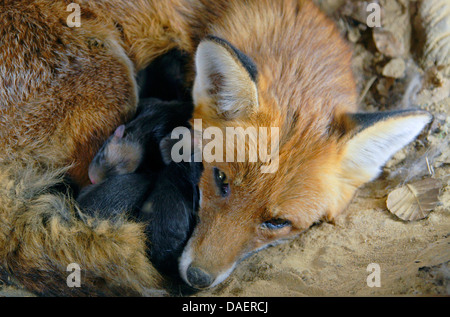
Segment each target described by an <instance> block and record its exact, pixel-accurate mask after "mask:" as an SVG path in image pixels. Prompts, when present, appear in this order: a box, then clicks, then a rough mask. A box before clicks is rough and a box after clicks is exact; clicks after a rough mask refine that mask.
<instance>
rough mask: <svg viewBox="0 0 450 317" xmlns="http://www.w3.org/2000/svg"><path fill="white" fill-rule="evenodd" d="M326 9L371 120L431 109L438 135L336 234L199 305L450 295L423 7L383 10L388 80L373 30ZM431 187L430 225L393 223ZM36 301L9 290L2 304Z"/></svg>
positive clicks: (256, 270)
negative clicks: (403, 196)
mask: <svg viewBox="0 0 450 317" xmlns="http://www.w3.org/2000/svg"><path fill="white" fill-rule="evenodd" d="M316 2H317V3H319V4H320V5H321V6H322V8H323V9H324V10H325V11H326V12H327V13H328V14H329V15H330V16H332V17H333V18H334V19H335V21H336V22H337V24H338V26H339V27H340V29H341V30H342V33H343V35H344V36H345V37H346V38H347V39H348V40H349V42H350V43H351V45H352V46H353V47H354V51H355V55H354V63H353V66H354V73H355V76H356V78H357V82H358V83H359V87H358V88H359V90H360V91H361V95H362V96H361V99H362V101H361V108H362V110H365V111H376V110H392V109H399V108H405V107H415V108H422V109H426V110H429V111H430V112H431V113H432V114H433V115H434V116H435V121H434V123H433V124H432V126H431V129H430V131H429V132H425V133H423V134H422V135H421V136H420V137H419V139H418V140H417V141H415V142H413V143H412V144H411V145H409V146H408V147H407V148H405V149H404V150H402V151H400V152H399V153H397V154H396V155H395V156H394V158H393V159H392V160H390V161H389V162H388V163H387V165H386V167H385V169H384V173H383V175H381V177H380V178H379V179H377V180H376V181H374V182H372V183H370V184H367V185H366V186H364V187H363V188H361V189H360V190H359V191H358V192H357V194H356V195H355V197H354V199H353V201H352V203H351V204H350V205H349V207H348V208H347V210H346V212H345V213H343V214H342V215H341V216H339V217H338V218H337V219H336V221H335V223H334V224H331V223H321V224H319V225H315V226H313V227H312V228H310V229H309V230H307V231H306V232H304V233H302V234H301V235H300V236H299V237H297V238H295V239H293V240H292V241H290V242H288V243H284V244H282V245H278V246H275V247H271V248H268V249H265V250H262V251H260V252H259V253H257V254H255V255H253V256H251V257H250V258H248V259H246V260H245V261H243V262H242V263H240V264H239V265H238V266H237V268H236V270H235V271H234V272H233V273H232V274H231V275H230V277H229V278H228V279H227V280H226V281H225V282H223V283H222V284H220V285H219V286H217V287H215V288H213V289H210V290H206V291H202V292H199V293H197V294H196V295H195V296H372V295H375V296H379V295H389V296H390V295H449V294H450V284H449V281H450V267H449V263H450V186H449V182H450V164H449V163H450V159H449V157H450V156H449V144H448V141H449V131H450V119H449V117H450V97H449V95H450V78H449V77H448V76H447V77H446V76H445V75H444V74H443V73H442V72H441V71H440V70H439V69H433V68H431V69H423V68H422V67H421V66H420V65H421V60H420V54H419V53H418V51H420V49H417V48H420V43H417V42H414V41H411V38H413V39H416V40H418V41H419V42H420V39H418V38H417V37H416V36H415V33H414V32H415V31H414V30H415V29H414V25H412V23H411V22H412V21H414V15H415V12H416V8H415V5H416V2H414V1H413V2H409V1H406V0H404V1H401V0H386V1H381V0H380V1H379V2H380V4H381V5H382V7H383V8H384V18H383V27H384V29H386V30H390V31H392V33H393V34H394V35H395V36H396V37H397V38H399V39H400V40H401V43H402V46H403V50H404V53H403V54H401V55H400V56H396V57H395V58H397V59H398V58H400V59H402V60H403V61H404V65H405V69H404V71H403V72H402V71H399V70H398V69H394V70H389V69H388V70H385V69H384V67H385V66H386V65H387V64H388V63H389V61H390V60H391V58H392V57H387V56H385V55H384V54H382V53H380V52H379V51H378V50H377V48H376V45H374V43H373V40H372V30H370V29H369V28H366V27H364V25H363V24H361V23H357V22H355V20H354V19H352V18H348V17H346V16H344V15H343V14H342V13H341V11H340V10H339V8H340V7H341V5H344V4H346V3H347V4H348V2H349V1H346V0H322V1H319V0H318V1H316ZM354 2H355V3H358V2H362V1H354ZM388 44H389V43H388ZM394 44H395V43H394ZM394 44H393V45H394ZM397 62H398V61H397ZM397 62H396V63H395V64H396V65H400V66H401V67H403V66H402V65H401V64H402V63H401V62H400V63H397ZM383 71H384V72H383ZM389 71H391V72H389ZM383 73H384V74H385V75H386V74H396V75H395V76H400V77H399V78H389V77H385V76H383ZM402 74H403V77H402ZM392 76H394V75H392ZM416 82H417V83H419V84H418V85H415V83H416ZM408 91H410V93H407V92H408ZM405 96H406V97H405ZM425 157H428V158H429V163H430V165H431V166H432V167H433V168H434V174H433V175H428V174H429V172H428V169H426V168H425V166H426V164H425ZM423 177H434V178H438V179H441V180H442V182H443V187H442V189H441V192H440V195H439V201H440V202H439V205H438V207H437V208H436V209H435V210H433V211H432V212H431V213H430V215H429V216H428V217H427V218H425V219H422V220H418V221H412V222H405V221H403V220H400V219H399V218H397V217H396V216H395V215H393V214H391V213H390V212H389V211H388V210H387V208H386V198H387V195H388V193H389V192H390V191H391V190H393V189H394V188H397V187H398V186H400V185H402V184H404V183H406V182H408V181H412V180H414V179H420V178H423ZM372 263H375V264H378V265H379V269H380V271H379V272H380V275H379V281H380V285H379V287H377V286H373V287H370V286H369V285H368V282H367V279H368V277H369V275H370V274H371V273H372V271H367V268H368V266H369V265H370V264H372ZM370 281H372V279H369V282H370ZM369 284H370V283H369ZM27 295H30V294H29V293H26V292H24V291H22V290H18V289H16V288H14V287H6V286H3V288H2V286H1V285H0V296H27Z"/></svg>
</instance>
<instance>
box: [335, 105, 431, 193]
mask: <svg viewBox="0 0 450 317" xmlns="http://www.w3.org/2000/svg"><path fill="white" fill-rule="evenodd" d="M344 116H345V118H343V119H344V120H343V121H344V122H345V125H346V126H347V129H348V130H349V131H348V132H346V137H345V138H344V139H343V140H345V141H343V142H345V144H344V146H343V152H342V161H341V162H342V175H343V177H344V178H347V179H350V180H351V181H352V182H353V183H354V185H356V186H360V185H362V184H363V183H366V182H368V181H371V180H373V179H374V178H376V177H377V176H378V175H379V174H380V172H381V168H382V167H383V165H384V164H385V163H386V162H387V161H388V160H389V158H391V157H392V155H394V154H395V153H396V152H397V151H399V150H400V149H401V148H403V147H404V146H406V145H407V144H408V143H410V142H411V141H413V140H414V139H415V138H416V137H417V135H418V134H419V133H420V132H421V131H422V129H423V128H424V127H425V126H426V125H427V124H428V123H429V122H430V121H431V120H432V118H433V117H432V116H431V114H430V113H428V112H426V111H421V110H403V111H391V112H377V113H356V114H346V115H344Z"/></svg>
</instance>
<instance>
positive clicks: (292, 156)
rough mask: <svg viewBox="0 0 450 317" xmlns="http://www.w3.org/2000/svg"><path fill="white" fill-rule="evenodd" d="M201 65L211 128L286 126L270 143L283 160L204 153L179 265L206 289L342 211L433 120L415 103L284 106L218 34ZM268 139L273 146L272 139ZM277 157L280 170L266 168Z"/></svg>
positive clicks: (200, 100)
mask: <svg viewBox="0 0 450 317" xmlns="http://www.w3.org/2000/svg"><path fill="white" fill-rule="evenodd" d="M195 66H196V78H195V82H194V88H193V98H194V104H195V110H194V119H195V118H200V119H202V128H203V129H205V128H207V127H216V129H218V130H220V131H223V133H224V134H226V129H227V127H228V128H229V127H242V128H243V129H246V128H249V127H255V130H256V131H257V130H258V128H261V127H276V128H279V136H278V139H277V140H278V144H276V145H273V144H272V145H271V146H270V147H272V149H273V147H276V150H277V157H276V158H275V157H270V158H269V160H266V161H265V162H262V161H259V160H257V161H256V162H250V161H249V160H248V159H246V160H244V161H238V160H235V161H230V160H226V159H223V160H221V161H220V160H216V161H213V160H207V159H206V158H205V157H204V159H203V164H204V172H203V174H202V177H201V179H200V183H199V188H200V191H201V202H200V210H199V212H198V224H197V226H196V228H195V230H194V232H193V234H192V236H191V238H190V240H189V241H188V243H187V246H186V247H185V249H184V252H183V254H182V256H181V259H180V263H179V268H180V274H181V276H182V277H183V279H184V280H185V281H186V282H187V283H188V284H190V285H191V286H193V287H196V288H207V287H212V286H215V285H217V284H219V283H220V282H222V281H223V280H224V279H225V278H227V277H228V275H229V274H230V273H231V272H232V270H233V269H234V267H235V265H236V263H238V262H239V261H240V260H242V259H243V258H245V257H246V256H248V255H249V254H251V253H253V252H255V251H257V250H260V249H262V248H264V247H266V246H268V245H272V244H274V243H277V242H279V241H283V240H285V239H288V238H290V237H293V236H295V235H297V234H299V233H300V232H302V231H304V230H305V229H307V228H309V227H310V226H311V225H312V224H313V223H315V222H318V221H320V220H322V219H332V218H333V217H334V216H336V215H337V214H339V213H340V212H341V211H342V210H343V209H344V208H345V207H346V206H347V204H348V203H349V202H350V200H351V199H352V197H353V195H354V193H355V191H356V189H357V188H358V187H359V186H360V185H362V184H364V183H366V182H368V181H371V180H373V179H374V178H376V177H377V176H378V175H379V173H380V172H381V168H382V166H383V165H384V164H385V163H386V161H387V160H388V159H389V158H390V157H391V156H392V155H393V154H394V153H395V152H397V151H398V150H399V149H401V148H402V147H404V146H405V145H407V144H408V143H409V142H411V141H412V140H413V139H414V138H415V137H416V136H417V135H418V134H419V133H420V131H421V130H422V129H423V127H424V126H425V125H426V124H427V123H429V122H430V120H431V115H430V114H429V113H427V112H424V111H415V110H409V111H396V112H384V113H365V114H358V113H346V112H345V111H340V109H338V108H336V109H334V110H333V111H329V112H326V113H325V112H323V111H317V110H316V109H317V108H318V107H317V105H315V104H310V105H308V107H304V106H303V107H302V109H303V110H302V112H298V111H295V109H296V108H297V105H295V104H292V105H290V107H292V108H290V109H287V110H286V109H284V110H283V109H281V108H280V107H279V106H278V104H277V98H276V96H274V95H273V94H271V93H270V92H269V91H268V88H267V84H266V82H265V79H264V77H259V75H258V69H257V67H256V65H255V63H253V61H252V60H251V59H250V58H249V57H248V56H246V55H244V54H243V53H242V52H241V51H239V50H237V49H236V48H234V47H233V46H232V45H231V44H230V43H228V42H227V41H225V40H222V39H220V38H217V37H212V36H209V37H207V38H205V39H204V40H203V41H202V42H201V43H200V44H199V46H198V49H197V52H196V57H195ZM265 75H267V74H265ZM281 84H282V83H281ZM319 100H320V99H319ZM299 102H302V101H299ZM304 102H308V101H304ZM349 102H352V101H349ZM342 109H345V107H342ZM211 138H212V137H211ZM264 138H265V140H266V141H268V143H269V144H271V141H272V139H273V138H272V137H270V136H268V134H265V135H264ZM248 139H249V140H250V139H251V137H248ZM211 142H212V141H211ZM205 143H206V142H205ZM248 143H251V142H250V141H249V142H248ZM204 146H205V147H206V146H207V145H204ZM270 147H269V148H270ZM249 148H251V146H249V145H247V146H246V149H247V150H249ZM226 150H227V146H224V151H226ZM224 155H225V154H224ZM234 157H236V156H234ZM271 160H277V162H276V164H274V166H275V168H273V169H272V170H271V171H269V172H267V171H266V172H262V170H261V168H262V167H264V166H267V165H268V164H271V163H274V162H270V161H271Z"/></svg>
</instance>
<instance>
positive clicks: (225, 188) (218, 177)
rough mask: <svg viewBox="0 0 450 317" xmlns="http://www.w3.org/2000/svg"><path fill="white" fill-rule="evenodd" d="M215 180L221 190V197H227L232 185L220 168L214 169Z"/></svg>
mask: <svg viewBox="0 0 450 317" xmlns="http://www.w3.org/2000/svg"><path fill="white" fill-rule="evenodd" d="M214 178H215V181H216V185H217V187H218V188H219V191H220V195H221V196H222V197H227V196H228V195H229V194H230V184H229V182H228V178H227V175H226V174H225V173H224V172H222V171H221V170H219V169H218V168H214Z"/></svg>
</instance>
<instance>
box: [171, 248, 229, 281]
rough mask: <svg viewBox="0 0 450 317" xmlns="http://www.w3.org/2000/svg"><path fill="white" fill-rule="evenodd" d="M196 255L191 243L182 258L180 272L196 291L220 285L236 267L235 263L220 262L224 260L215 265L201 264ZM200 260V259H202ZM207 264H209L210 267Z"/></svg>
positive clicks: (210, 263)
mask: <svg viewBox="0 0 450 317" xmlns="http://www.w3.org/2000/svg"><path fill="white" fill-rule="evenodd" d="M194 253H195V252H194V251H193V249H192V242H191V241H189V242H188V245H187V246H186V248H185V249H184V252H183V254H182V256H181V259H180V264H179V270H180V275H181V277H182V278H183V280H184V281H185V282H186V283H187V284H188V285H190V286H191V287H194V288H196V289H205V288H210V287H214V286H216V285H218V284H220V283H221V282H223V281H224V280H225V279H226V278H227V277H228V276H229V275H230V273H231V272H232V271H233V269H234V267H235V264H234V263H233V262H232V263H224V262H223V261H220V260H224V259H223V258H222V259H217V260H218V261H217V262H222V263H214V264H213V262H211V261H202V263H201V262H200V261H199V260H197V259H196V255H194ZM198 258H199V259H200V258H201V257H198ZM202 260H204V259H202ZM203 262H205V263H203ZM207 262H209V265H208V263H207Z"/></svg>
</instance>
